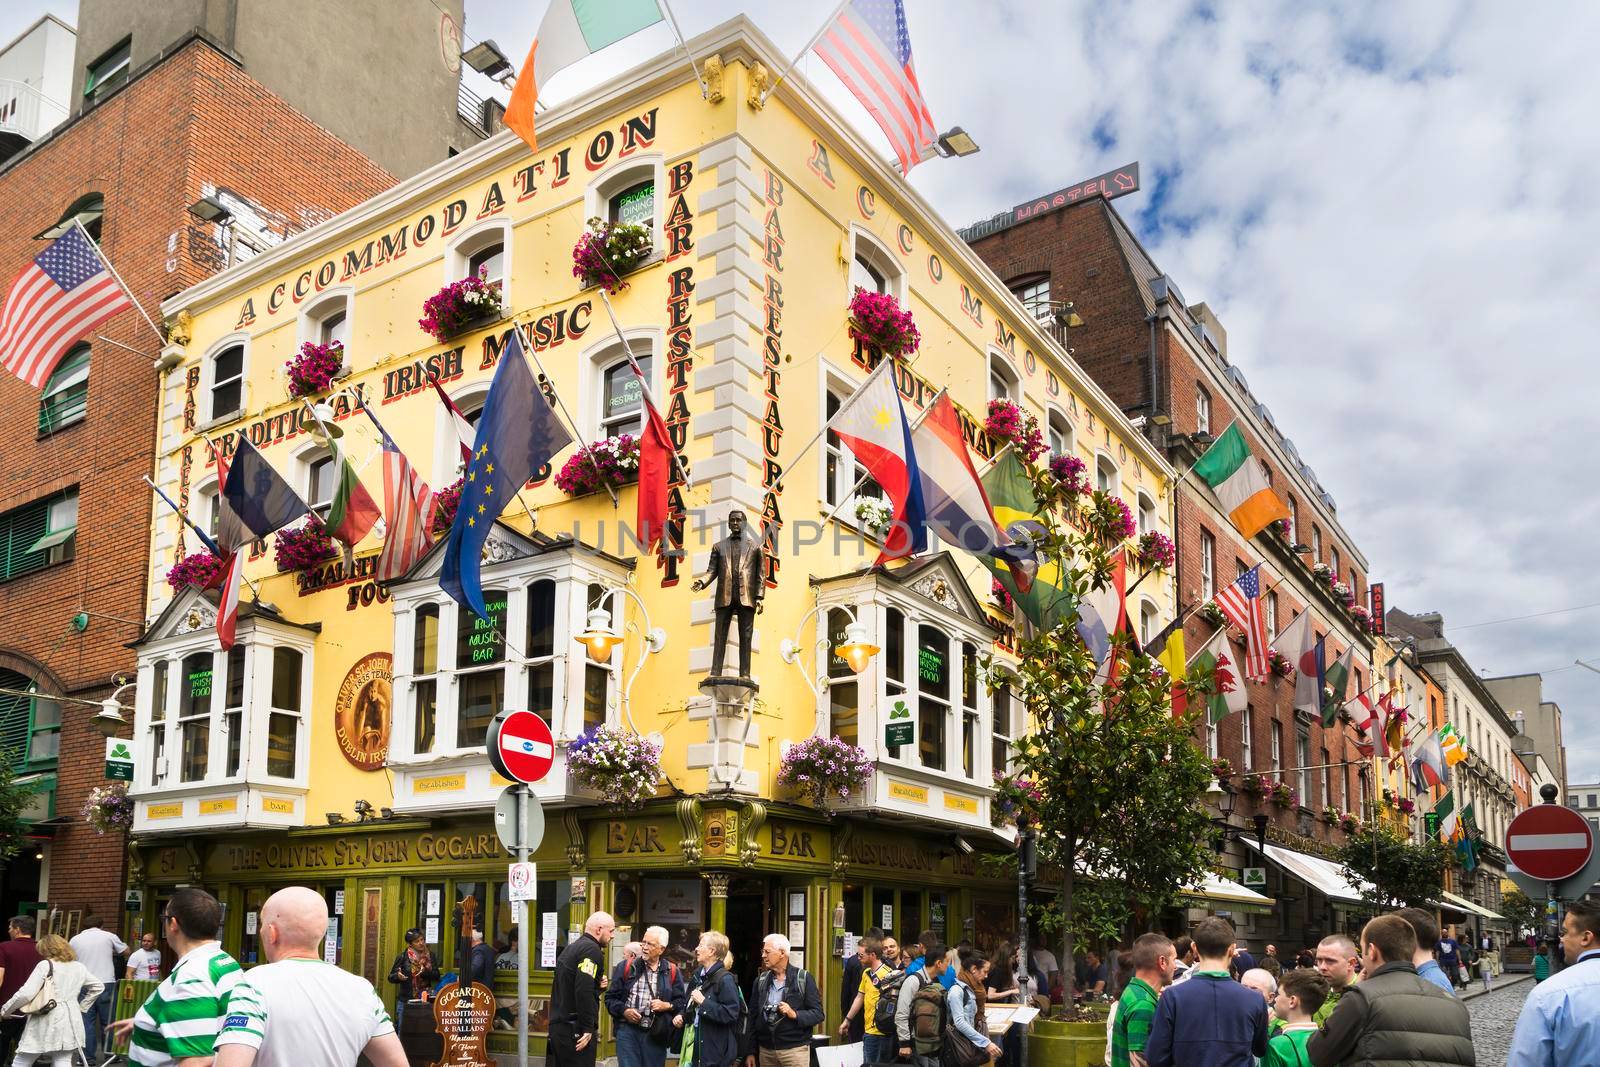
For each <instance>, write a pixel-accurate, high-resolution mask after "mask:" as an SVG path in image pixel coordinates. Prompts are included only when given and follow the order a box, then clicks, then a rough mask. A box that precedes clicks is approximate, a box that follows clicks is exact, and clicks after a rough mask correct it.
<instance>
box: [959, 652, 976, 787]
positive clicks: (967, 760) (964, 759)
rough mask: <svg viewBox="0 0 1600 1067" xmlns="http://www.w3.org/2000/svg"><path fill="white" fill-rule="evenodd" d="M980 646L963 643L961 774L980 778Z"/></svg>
mask: <svg viewBox="0 0 1600 1067" xmlns="http://www.w3.org/2000/svg"><path fill="white" fill-rule="evenodd" d="M978 689H979V686H978V646H976V645H974V644H973V643H972V642H970V641H963V642H961V773H962V775H963V776H964V777H967V778H974V779H975V778H977V777H978V719H979V716H978Z"/></svg>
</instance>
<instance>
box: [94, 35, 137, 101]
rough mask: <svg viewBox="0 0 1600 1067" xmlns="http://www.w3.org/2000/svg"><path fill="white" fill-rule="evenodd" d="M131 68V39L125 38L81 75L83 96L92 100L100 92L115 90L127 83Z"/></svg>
mask: <svg viewBox="0 0 1600 1067" xmlns="http://www.w3.org/2000/svg"><path fill="white" fill-rule="evenodd" d="M132 67H133V38H132V37H125V38H123V39H122V41H121V42H120V43H118V44H117V45H116V46H114V47H113V48H112V49H111V50H110V51H108V52H106V53H105V54H104V55H102V56H101V57H100V58H99V59H97V60H95V61H94V62H93V63H90V64H89V68H88V70H86V71H85V72H84V75H83V95H84V96H86V97H89V98H90V99H94V98H95V97H97V96H98V95H99V94H100V91H101V90H110V89H115V88H116V87H117V86H119V85H122V84H124V83H126V82H127V80H128V76H129V75H130V74H131V73H132Z"/></svg>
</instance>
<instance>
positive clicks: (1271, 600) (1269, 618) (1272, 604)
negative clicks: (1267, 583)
mask: <svg viewBox="0 0 1600 1067" xmlns="http://www.w3.org/2000/svg"><path fill="white" fill-rule="evenodd" d="M1264 600H1265V605H1264V606H1265V609H1266V611H1265V614H1266V619H1265V620H1264V621H1265V623H1266V627H1267V640H1268V641H1275V640H1277V637H1278V591H1277V590H1276V589H1269V590H1267V595H1266V597H1265V598H1264Z"/></svg>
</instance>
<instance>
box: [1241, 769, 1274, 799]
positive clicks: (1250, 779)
mask: <svg viewBox="0 0 1600 1067" xmlns="http://www.w3.org/2000/svg"><path fill="white" fill-rule="evenodd" d="M1239 788H1241V789H1243V790H1244V791H1245V792H1246V793H1248V794H1249V795H1250V796H1253V797H1259V796H1262V795H1264V794H1265V793H1266V791H1267V780H1266V778H1264V777H1262V776H1261V775H1259V774H1247V775H1245V777H1244V781H1242V782H1240V783H1239Z"/></svg>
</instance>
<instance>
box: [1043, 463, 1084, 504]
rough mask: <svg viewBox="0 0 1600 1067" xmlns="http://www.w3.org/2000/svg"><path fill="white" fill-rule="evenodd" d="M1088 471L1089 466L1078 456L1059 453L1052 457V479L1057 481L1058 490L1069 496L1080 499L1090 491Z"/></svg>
mask: <svg viewBox="0 0 1600 1067" xmlns="http://www.w3.org/2000/svg"><path fill="white" fill-rule="evenodd" d="M1088 470H1089V466H1088V464H1086V463H1084V462H1083V460H1081V459H1079V458H1078V457H1077V456H1073V455H1068V454H1067V453H1065V452H1057V453H1056V454H1055V455H1053V456H1051V457H1050V477H1052V478H1054V479H1055V480H1056V488H1057V489H1059V490H1060V491H1061V492H1063V493H1065V494H1066V495H1068V496H1071V497H1078V496H1082V495H1083V494H1084V493H1087V492H1088V491H1089V481H1088V477H1087V474H1088Z"/></svg>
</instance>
